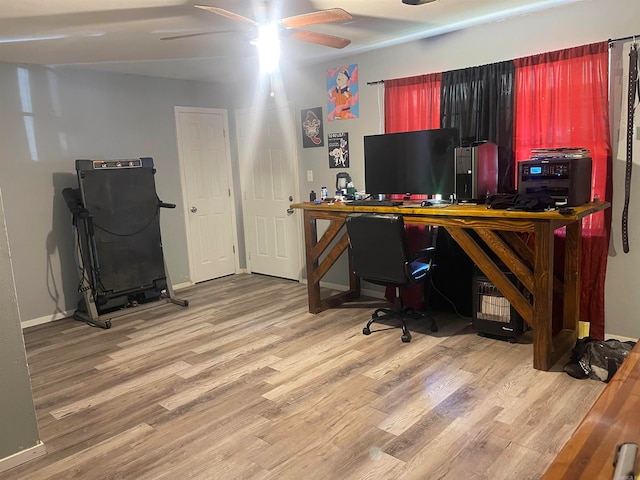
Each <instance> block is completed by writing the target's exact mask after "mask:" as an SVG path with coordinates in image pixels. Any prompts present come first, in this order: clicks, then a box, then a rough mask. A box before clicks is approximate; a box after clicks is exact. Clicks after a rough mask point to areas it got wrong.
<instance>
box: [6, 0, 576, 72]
mask: <svg viewBox="0 0 640 480" xmlns="http://www.w3.org/2000/svg"><path fill="white" fill-rule="evenodd" d="M579 1H583V0H438V1H436V2H435V3H430V4H426V5H420V6H412V5H405V4H403V3H402V1H401V0H270V1H268V2H264V1H260V2H259V1H257V0H196V1H194V0H102V1H100V2H98V1H95V0H18V1H16V0H10V1H9V0H0V61H3V62H13V63H27V64H30V63H32V64H42V65H55V66H61V65H65V66H67V65H70V66H75V67H84V68H91V69H100V70H107V71H112V72H120V73H132V74H142V75H152V76H159V77H167V78H177V79H188V80H202V81H214V82H221V83H231V82H236V81H238V80H239V79H241V78H242V75H247V74H252V73H255V67H256V64H257V56H256V52H255V47H253V46H252V45H250V44H249V42H248V34H247V27H248V26H249V24H247V23H243V22H238V21H234V20H230V19H228V18H225V17H221V16H219V15H216V14H213V13H211V12H207V11H203V10H200V9H197V8H194V7H193V5H194V4H204V5H211V6H216V7H221V8H224V9H227V10H230V11H233V12H235V13H238V14H240V15H243V16H246V17H250V18H256V19H257V18H258V12H257V11H256V10H255V7H257V6H259V5H263V6H264V5H265V4H266V6H267V8H268V9H269V11H270V12H271V13H272V14H274V15H275V17H276V18H283V17H287V16H291V15H298V14H302V13H308V12H312V11H315V10H323V9H328V8H334V7H340V8H343V9H345V10H346V11H347V12H349V13H350V14H351V15H352V16H353V20H351V21H349V22H346V23H343V24H320V25H313V26H310V27H306V28H305V29H307V30H313V31H316V32H321V33H326V34H330V35H334V36H338V37H344V38H348V39H350V40H351V44H350V45H349V46H347V47H346V48H344V49H341V50H337V49H333V48H329V47H324V46H320V45H315V44H312V43H307V42H302V41H300V40H294V39H283V40H282V46H281V49H282V51H283V57H286V58H287V60H288V61H293V62H298V63H301V64H304V63H309V62H319V61H325V60H331V59H334V58H339V57H342V56H345V55H350V54H354V53H360V52H364V51H368V50H372V49H375V48H379V47H381V46H386V45H393V44H398V43H402V42H406V41H411V40H417V39H419V38H428V37H431V36H435V35H439V34H442V33H446V32H450V31H454V30H458V29H462V28H466V27H469V26H474V25H479V24H482V23H486V22H492V21H497V20H501V19H504V18H509V17H513V16H517V15H523V14H526V13H530V12H534V11H537V10H542V9H547V8H552V7H555V6H558V5H562V4H568V3H575V2H579ZM216 31H218V32H220V33H216V34H212V35H207V36H200V37H193V38H184V39H179V40H165V41H163V40H160V38H161V37H167V36H173V35H182V34H189V33H199V32H216Z"/></svg>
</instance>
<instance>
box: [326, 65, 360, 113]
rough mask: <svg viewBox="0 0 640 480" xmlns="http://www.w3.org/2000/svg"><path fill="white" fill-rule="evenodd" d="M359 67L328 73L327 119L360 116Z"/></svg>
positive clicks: (339, 68) (346, 66) (339, 69)
mask: <svg viewBox="0 0 640 480" xmlns="http://www.w3.org/2000/svg"><path fill="white" fill-rule="evenodd" d="M359 97H360V95H359V93H358V65H356V64H352V65H343V66H340V67H337V68H332V69H330V70H329V71H327V112H328V114H327V119H328V120H329V121H330V122H332V121H334V120H345V119H347V118H358V116H359V110H360V107H359V101H358V100H359Z"/></svg>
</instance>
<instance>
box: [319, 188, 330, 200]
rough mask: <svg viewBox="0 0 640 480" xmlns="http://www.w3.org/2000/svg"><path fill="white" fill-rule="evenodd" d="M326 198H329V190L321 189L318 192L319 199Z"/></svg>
mask: <svg viewBox="0 0 640 480" xmlns="http://www.w3.org/2000/svg"><path fill="white" fill-rule="evenodd" d="M327 198H329V190H327V187H322V189H321V190H320V199H321V200H326V199H327Z"/></svg>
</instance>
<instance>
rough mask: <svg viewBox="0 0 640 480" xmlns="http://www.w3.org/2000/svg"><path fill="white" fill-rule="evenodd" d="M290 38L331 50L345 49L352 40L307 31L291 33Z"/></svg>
mask: <svg viewBox="0 0 640 480" xmlns="http://www.w3.org/2000/svg"><path fill="white" fill-rule="evenodd" d="M290 36H292V37H293V38H295V39H296V40H302V41H303V42H311V43H317V44H318V45H324V46H325V47H331V48H344V47H346V46H347V45H349V44H350V43H351V40H347V39H346V38H340V37H334V36H333V35H327V34H325V33H317V32H309V31H307V30H294V31H292V32H291V33H290Z"/></svg>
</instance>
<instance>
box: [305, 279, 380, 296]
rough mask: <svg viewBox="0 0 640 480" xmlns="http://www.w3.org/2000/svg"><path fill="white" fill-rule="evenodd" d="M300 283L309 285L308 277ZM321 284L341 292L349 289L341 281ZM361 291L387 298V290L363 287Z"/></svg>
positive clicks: (366, 294) (364, 293) (365, 294)
mask: <svg viewBox="0 0 640 480" xmlns="http://www.w3.org/2000/svg"><path fill="white" fill-rule="evenodd" d="M300 283H302V284H304V285H308V282H307V279H306V278H303V279H302V280H301V281H300ZM320 286H321V287H323V288H330V289H331V290H338V291H340V292H344V291H347V290H348V289H349V287H348V286H346V285H341V284H339V283H330V282H320ZM360 293H361V294H362V295H364V296H367V297H373V298H385V296H384V293H385V290H369V289H367V288H361V289H360Z"/></svg>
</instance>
